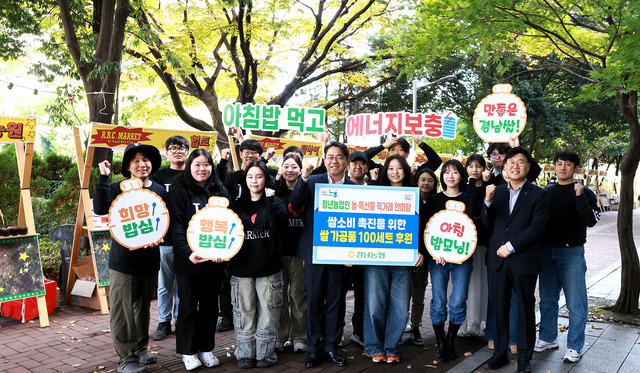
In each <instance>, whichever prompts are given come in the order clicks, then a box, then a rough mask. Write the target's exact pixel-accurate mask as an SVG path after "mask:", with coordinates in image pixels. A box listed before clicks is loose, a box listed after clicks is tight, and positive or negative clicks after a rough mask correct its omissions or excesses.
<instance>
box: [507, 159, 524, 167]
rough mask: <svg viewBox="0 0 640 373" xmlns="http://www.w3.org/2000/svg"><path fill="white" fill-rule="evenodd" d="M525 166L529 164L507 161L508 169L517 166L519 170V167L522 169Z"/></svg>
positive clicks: (521, 161)
mask: <svg viewBox="0 0 640 373" xmlns="http://www.w3.org/2000/svg"><path fill="white" fill-rule="evenodd" d="M526 164H529V162H527V161H523V160H520V161H512V160H509V161H507V167H509V168H513V167H515V166H518V168H520V167H524V165H526Z"/></svg>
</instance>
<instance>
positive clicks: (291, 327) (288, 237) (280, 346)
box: [276, 152, 307, 352]
mask: <svg viewBox="0 0 640 373" xmlns="http://www.w3.org/2000/svg"><path fill="white" fill-rule="evenodd" d="M301 173H302V157H301V156H300V154H299V153H297V152H290V153H287V155H285V156H284V157H283V159H282V167H281V168H280V170H279V171H278V174H277V175H276V181H278V183H279V188H278V194H277V195H278V197H280V198H281V199H282V201H283V202H284V205H285V206H286V207H287V217H288V219H287V222H288V223H287V225H286V226H285V227H283V232H282V260H283V262H284V266H283V268H282V279H283V281H284V288H283V293H284V299H283V302H282V311H281V312H280V327H279V328H278V342H277V343H276V349H277V350H284V348H285V347H287V345H288V344H289V345H292V346H293V350H294V351H295V352H304V351H307V280H306V277H305V274H304V264H303V261H302V259H300V258H299V257H297V256H296V252H297V250H298V243H299V242H300V236H301V235H302V228H304V220H303V212H304V210H305V208H304V207H302V208H301V209H300V210H297V211H296V210H294V209H293V207H291V206H290V205H289V197H291V192H292V191H293V188H294V187H295V185H296V183H297V182H298V177H299V176H300V174H301Z"/></svg>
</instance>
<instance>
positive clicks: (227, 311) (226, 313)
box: [218, 270, 233, 321]
mask: <svg viewBox="0 0 640 373" xmlns="http://www.w3.org/2000/svg"><path fill="white" fill-rule="evenodd" d="M218 316H220V317H227V318H229V320H232V321H233V305H232V304H231V275H230V274H229V271H228V270H225V271H224V274H223V276H222V280H221V282H220V313H219V314H218Z"/></svg>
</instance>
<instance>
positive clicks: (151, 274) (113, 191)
mask: <svg viewBox="0 0 640 373" xmlns="http://www.w3.org/2000/svg"><path fill="white" fill-rule="evenodd" d="M161 162H162V158H161V157H160V152H159V151H158V149H156V148H155V147H154V146H151V145H142V144H129V145H128V146H127V148H126V149H125V151H124V155H123V157H122V171H121V173H122V175H123V176H124V177H126V178H128V179H127V180H125V181H123V182H122V183H113V184H111V185H109V175H110V174H111V164H110V163H109V161H102V162H100V163H99V164H98V167H99V168H100V177H99V178H98V182H97V183H96V189H95V192H94V194H93V211H94V213H95V214H97V215H106V214H107V213H108V214H109V229H110V230H111V236H112V237H113V239H112V241H111V245H110V248H109V276H110V277H109V285H110V289H109V303H110V306H111V321H110V325H111V337H112V339H113V346H114V347H115V349H116V353H117V354H118V356H119V360H118V372H127V373H137V372H146V371H147V368H146V367H145V366H144V365H146V364H154V363H155V362H156V361H157V358H156V357H155V356H153V355H149V354H148V352H147V344H148V343H149V321H150V313H149V308H150V306H151V299H152V297H153V294H154V292H155V290H156V287H157V281H158V271H159V270H160V251H159V249H158V244H159V242H161V241H162V236H164V233H165V232H166V230H165V229H160V226H161V225H162V226H163V227H164V228H166V224H167V223H168V219H166V216H165V215H164V214H160V213H159V211H160V210H163V211H164V212H165V213H166V208H165V206H164V202H162V200H161V198H162V197H164V196H165V189H164V187H163V186H161V185H159V184H157V183H155V182H153V181H151V180H150V179H149V176H150V175H151V174H153V173H155V172H156V171H158V169H159V168H160V164H161ZM121 187H122V189H124V191H123V190H122V189H121ZM140 188H142V189H140ZM151 192H153V193H151ZM132 194H138V195H140V194H142V196H143V197H144V198H151V199H153V198H155V202H153V203H147V202H145V201H144V200H139V199H138V198H135V197H134V198H130V197H131V195H132ZM154 196H155V197H154ZM118 204H121V205H122V206H120V207H118V206H116V205H118ZM113 206H116V207H115V208H114V207H113ZM151 209H153V211H150V210H151ZM154 216H155V218H153V219H152V217H154ZM156 218H157V219H159V220H158V221H156V220H155V219H156ZM160 223H162V224H160Z"/></svg>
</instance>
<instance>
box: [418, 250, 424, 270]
mask: <svg viewBox="0 0 640 373" xmlns="http://www.w3.org/2000/svg"><path fill="white" fill-rule="evenodd" d="M423 264H424V255H422V254H420V253H418V259H417V260H416V267H422V265H423Z"/></svg>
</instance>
